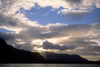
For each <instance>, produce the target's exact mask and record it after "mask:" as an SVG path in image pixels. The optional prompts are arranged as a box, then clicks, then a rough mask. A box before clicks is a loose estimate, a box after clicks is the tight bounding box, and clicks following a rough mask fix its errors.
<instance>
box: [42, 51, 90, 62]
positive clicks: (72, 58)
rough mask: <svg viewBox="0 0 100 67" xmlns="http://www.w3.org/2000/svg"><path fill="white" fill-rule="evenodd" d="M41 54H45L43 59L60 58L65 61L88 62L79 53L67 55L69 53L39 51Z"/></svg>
mask: <svg viewBox="0 0 100 67" xmlns="http://www.w3.org/2000/svg"><path fill="white" fill-rule="evenodd" d="M41 54H42V56H43V54H45V59H46V60H58V61H59V60H62V61H66V62H88V60H87V59H85V58H82V57H81V56H79V55H76V54H73V55H69V54H56V53H53V52H43V53H41Z"/></svg>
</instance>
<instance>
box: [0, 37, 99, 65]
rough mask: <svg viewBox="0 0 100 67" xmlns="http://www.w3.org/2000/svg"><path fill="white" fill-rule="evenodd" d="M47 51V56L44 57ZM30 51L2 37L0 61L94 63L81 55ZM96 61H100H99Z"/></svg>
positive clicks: (0, 40)
mask: <svg viewBox="0 0 100 67" xmlns="http://www.w3.org/2000/svg"><path fill="white" fill-rule="evenodd" d="M43 53H45V57H43ZM43 53H41V54H42V55H41V54H39V53H38V52H30V51H24V50H19V49H16V48H14V47H12V46H10V45H8V44H7V43H6V42H5V41H4V40H3V39H0V63H79V62H82V63H94V62H92V61H91V62H90V61H88V60H87V59H85V58H82V57H81V56H79V55H76V54H73V55H69V54H56V53H53V52H43ZM95 63H98V64H99V63H100V61H97V62H95Z"/></svg>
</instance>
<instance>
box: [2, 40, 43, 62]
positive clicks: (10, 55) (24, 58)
mask: <svg viewBox="0 0 100 67" xmlns="http://www.w3.org/2000/svg"><path fill="white" fill-rule="evenodd" d="M44 60H45V59H44V57H42V56H41V55H40V54H39V53H37V52H30V51H24V50H19V49H16V48H14V47H12V46H10V45H7V43H6V42H5V41H4V40H3V39H0V63H33V62H36V63H39V62H44Z"/></svg>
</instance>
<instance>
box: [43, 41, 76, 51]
mask: <svg viewBox="0 0 100 67" xmlns="http://www.w3.org/2000/svg"><path fill="white" fill-rule="evenodd" d="M43 48H44V49H58V50H68V49H69V50H74V49H75V47H74V46H60V45H54V44H52V43H50V42H48V41H46V42H43Z"/></svg>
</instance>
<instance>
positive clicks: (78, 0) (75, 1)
mask: <svg viewBox="0 0 100 67" xmlns="http://www.w3.org/2000/svg"><path fill="white" fill-rule="evenodd" d="M66 1H67V2H70V3H82V1H83V0H66Z"/></svg>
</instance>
